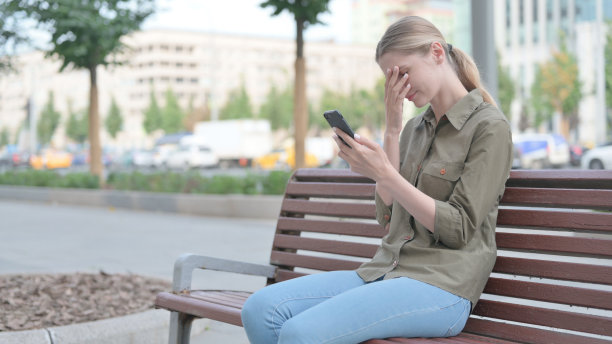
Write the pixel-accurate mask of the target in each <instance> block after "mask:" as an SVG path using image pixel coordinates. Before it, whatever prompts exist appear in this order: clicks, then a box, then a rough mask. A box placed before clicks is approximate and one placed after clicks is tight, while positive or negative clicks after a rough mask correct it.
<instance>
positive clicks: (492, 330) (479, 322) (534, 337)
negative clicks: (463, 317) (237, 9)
mask: <svg viewBox="0 0 612 344" xmlns="http://www.w3.org/2000/svg"><path fill="white" fill-rule="evenodd" d="M469 334H476V336H478V337H480V336H482V335H484V336H490V337H496V338H503V339H507V340H512V341H517V342H521V343H533V344H551V343H563V344H610V342H609V341H607V340H603V339H597V338H592V337H586V336H581V335H577V334H570V333H563V332H556V331H550V330H545V329H539V328H534V327H527V326H521V325H516V324H508V323H503V322H499V321H491V320H487V319H478V318H470V319H468V322H467V324H466V325H465V328H464V329H463V332H462V335H469Z"/></svg>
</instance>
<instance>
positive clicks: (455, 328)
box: [445, 299, 472, 337]
mask: <svg viewBox="0 0 612 344" xmlns="http://www.w3.org/2000/svg"><path fill="white" fill-rule="evenodd" d="M459 304H460V305H459V307H457V308H458V309H457V311H461V314H459V316H458V317H457V320H455V322H454V323H453V324H452V325H451V326H450V327H449V328H448V331H446V335H445V337H453V336H456V335H458V334H459V333H461V331H462V330H463V327H464V326H465V323H466V322H467V320H468V318H469V317H470V309H471V308H472V303H471V302H470V301H468V300H466V299H461V301H460V302H459Z"/></svg>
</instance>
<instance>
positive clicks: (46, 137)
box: [36, 92, 61, 145]
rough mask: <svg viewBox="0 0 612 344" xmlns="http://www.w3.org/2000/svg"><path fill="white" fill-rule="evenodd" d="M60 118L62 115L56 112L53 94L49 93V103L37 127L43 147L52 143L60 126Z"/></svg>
mask: <svg viewBox="0 0 612 344" xmlns="http://www.w3.org/2000/svg"><path fill="white" fill-rule="evenodd" d="M60 117H61V116H60V113H59V112H57V111H56V110H55V104H54V100H53V92H49V99H47V103H46V104H45V107H44V108H43V110H42V111H41V114H40V119H39V120H38V123H37V125H36V133H37V134H38V142H39V143H40V144H41V145H46V144H48V143H49V142H51V138H52V137H53V134H54V133H55V129H57V126H58V125H59V122H60Z"/></svg>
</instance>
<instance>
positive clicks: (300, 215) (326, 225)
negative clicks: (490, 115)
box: [156, 169, 612, 344]
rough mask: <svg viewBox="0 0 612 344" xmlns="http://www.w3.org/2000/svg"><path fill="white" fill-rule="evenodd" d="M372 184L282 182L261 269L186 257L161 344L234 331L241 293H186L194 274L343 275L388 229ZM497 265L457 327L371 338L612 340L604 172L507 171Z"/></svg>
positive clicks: (611, 223) (351, 176) (343, 179)
mask: <svg viewBox="0 0 612 344" xmlns="http://www.w3.org/2000/svg"><path fill="white" fill-rule="evenodd" d="M374 188H375V185H374V183H373V181H371V180H370V179H368V178H365V177H363V176H360V175H358V174H355V173H352V172H350V171H348V170H328V169H301V170H298V171H296V172H295V173H294V175H293V177H292V178H291V180H290V181H289V183H288V185H287V188H286V192H285V196H284V199H283V203H282V205H281V212H280V215H279V218H278V222H277V228H276V234H275V237H274V242H273V244H272V251H271V255H270V264H269V265H258V264H251V263H243V262H236V261H229V260H222V259H218V258H213V257H204V256H198V255H184V256H183V257H181V258H180V259H179V260H178V261H177V262H176V264H175V275H174V285H173V291H172V292H164V293H160V294H159V295H158V296H157V299H156V307H159V308H164V309H168V310H170V311H171V314H172V316H171V319H172V320H171V333H170V343H188V342H189V330H190V323H191V321H192V320H193V319H194V318H209V319H213V320H217V321H222V322H226V323H230V324H233V325H237V326H242V324H241V320H240V311H241V309H242V305H243V303H244V301H245V300H246V299H247V298H248V296H249V295H250V294H249V293H248V292H242V291H227V290H217V291H210V290H209V291H202V290H190V286H191V274H192V271H193V270H194V269H196V268H201V269H210V270H221V271H229V272H234V273H239V274H250V275H258V276H264V277H266V278H267V283H268V284H271V283H276V282H280V281H284V280H287V279H291V278H295V277H298V276H303V275H305V274H309V273H314V272H318V271H331V270H349V269H355V268H356V267H358V266H359V265H360V264H361V262H363V261H365V260H367V259H369V258H370V257H372V256H373V255H374V253H375V251H376V248H377V247H378V243H379V242H380V239H381V238H382V237H383V236H384V235H385V234H386V233H385V230H384V228H383V227H382V226H380V225H379V224H378V223H377V222H376V220H375V206H374V202H373V199H374ZM496 243H497V247H498V258H497V261H496V264H495V266H494V268H493V273H492V274H491V277H490V278H489V280H488V282H487V285H486V286H485V290H484V293H483V295H482V297H481V299H480V300H479V302H478V303H477V305H476V307H475V308H474V310H473V312H472V315H471V316H470V318H469V320H468V322H467V324H466V326H465V328H464V330H463V332H462V333H461V334H460V335H458V336H455V337H450V338H387V339H373V340H369V341H366V342H365V343H367V344H375V343H387V344H389V343H500V344H501V343H538V344H547V343H563V344H565V343H567V344H584V343H593V344H603V343H608V344H610V343H612V171H581V170H568V171H558V170H547V171H511V173H510V178H509V179H508V181H507V183H506V192H505V194H504V197H503V198H502V201H501V203H500V209H499V215H498V220H497V229H496Z"/></svg>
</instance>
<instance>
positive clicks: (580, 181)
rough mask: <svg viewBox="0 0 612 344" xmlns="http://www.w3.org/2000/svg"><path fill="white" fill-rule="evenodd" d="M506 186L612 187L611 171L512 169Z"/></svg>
mask: <svg viewBox="0 0 612 344" xmlns="http://www.w3.org/2000/svg"><path fill="white" fill-rule="evenodd" d="M506 187H540V188H567V189H574V188H576V189H612V171H609V170H541V171H537V170H512V171H510V178H509V179H508V180H507V181H506Z"/></svg>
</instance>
